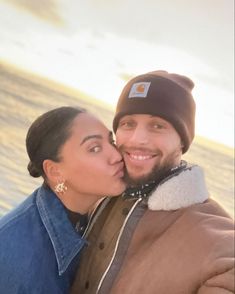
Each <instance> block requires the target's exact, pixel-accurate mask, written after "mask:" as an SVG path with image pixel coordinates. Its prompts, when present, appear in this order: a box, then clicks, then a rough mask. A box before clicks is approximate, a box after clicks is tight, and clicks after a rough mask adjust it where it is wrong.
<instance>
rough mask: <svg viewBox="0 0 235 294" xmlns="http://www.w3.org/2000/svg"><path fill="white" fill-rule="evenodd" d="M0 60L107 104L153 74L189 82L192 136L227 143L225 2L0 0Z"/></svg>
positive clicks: (229, 80)
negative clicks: (142, 76)
mask: <svg viewBox="0 0 235 294" xmlns="http://www.w3.org/2000/svg"><path fill="white" fill-rule="evenodd" d="M0 15H1V17H0V40H1V42H0V60H5V61H8V62H10V63H12V64H15V65H17V66H20V67H21V68H23V69H25V70H27V71H32V72H34V73H37V74H40V75H42V76H44V77H47V78H50V79H52V80H55V81H58V82H60V83H63V84H65V85H67V86H70V87H73V88H75V89H79V90H81V91H83V92H85V93H87V94H89V95H92V96H93V97H95V98H97V99H99V100H102V101H104V102H106V103H108V104H109V105H111V106H113V107H115V105H116V102H117V99H118V97H119V95H120V92H121V90H122V88H123V87H124V85H125V83H126V81H127V79H128V78H130V77H132V76H135V75H138V74H142V73H145V72H148V71H153V70H157V69H161V70H166V71H168V72H175V73H179V74H184V75H187V76H189V77H190V78H192V80H193V81H194V83H195V88H194V90H193V95H194V98H195V100H196V104H197V114H196V134H197V135H201V136H204V137H207V138H209V139H212V140H215V141H218V142H220V143H223V144H225V145H228V146H234V1H233V0H226V1H224V0H197V1H196V0H174V1H173V0H164V1H159V0H145V1H138V0H135V1H134V0H125V1H124V0H119V1H118V0H99V1H97V0H86V1H84V0H54V1H52V0H40V1H38V0H21V1H19V0H5V1H4V0H0Z"/></svg>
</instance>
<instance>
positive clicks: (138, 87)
mask: <svg viewBox="0 0 235 294" xmlns="http://www.w3.org/2000/svg"><path fill="white" fill-rule="evenodd" d="M150 84H151V82H142V83H135V84H133V85H132V87H131V90H130V93H129V96H128V98H134V97H141V98H145V97H147V94H148V90H149V87H150Z"/></svg>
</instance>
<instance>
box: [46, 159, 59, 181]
mask: <svg viewBox="0 0 235 294" xmlns="http://www.w3.org/2000/svg"><path fill="white" fill-rule="evenodd" d="M42 166H43V170H44V173H45V175H46V177H47V179H48V181H49V182H51V183H57V182H58V179H60V178H62V172H61V169H60V167H59V163H58V162H55V161H53V160H51V159H45V160H44V161H43V165H42Z"/></svg>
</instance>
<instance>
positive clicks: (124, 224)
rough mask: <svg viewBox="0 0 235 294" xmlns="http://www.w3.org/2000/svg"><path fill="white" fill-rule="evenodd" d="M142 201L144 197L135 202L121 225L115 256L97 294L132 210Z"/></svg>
mask: <svg viewBox="0 0 235 294" xmlns="http://www.w3.org/2000/svg"><path fill="white" fill-rule="evenodd" d="M140 201H142V198H139V199H138V200H137V201H136V202H135V204H134V205H133V206H132V208H131V210H130V211H129V213H128V215H127V217H126V219H125V221H124V223H123V225H122V227H121V230H120V232H119V235H118V238H117V243H116V246H115V250H114V253H113V256H112V258H111V261H110V263H109V265H108V267H107V268H106V270H105V272H104V274H103V276H102V277H101V280H100V282H99V285H98V288H97V291H96V294H98V293H99V290H100V288H101V286H102V283H103V281H104V279H105V277H106V275H107V273H108V271H109V269H110V267H111V265H112V263H113V261H114V258H115V255H116V253H117V249H118V245H119V241H120V239H121V236H122V233H123V231H124V228H125V226H126V223H127V221H128V220H129V218H130V216H131V214H132V212H133V211H134V209H135V208H136V206H137V204H138V203H139V202H140Z"/></svg>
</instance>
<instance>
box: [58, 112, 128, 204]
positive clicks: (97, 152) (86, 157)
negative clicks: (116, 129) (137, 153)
mask: <svg viewBox="0 0 235 294" xmlns="http://www.w3.org/2000/svg"><path fill="white" fill-rule="evenodd" d="M123 166H124V164H123V161H122V157H121V155H120V153H119V152H118V151H117V149H116V147H115V146H114V144H113V138H112V133H111V132H110V131H109V130H108V129H107V128H106V127H105V126H104V124H103V123H102V122H100V121H99V120H97V119H96V118H95V117H93V116H92V115H90V114H88V113H82V114H79V115H78V116H77V117H76V118H75V120H74V122H73V125H72V128H71V136H70V137H69V139H68V140H67V141H66V142H65V144H64V145H63V147H62V148H61V150H60V162H59V168H60V170H61V172H62V175H63V178H64V179H63V180H65V183H66V186H67V187H68V190H67V191H66V194H67V193H68V194H69V193H73V194H74V195H77V196H79V195H81V196H95V197H96V196H97V198H102V197H104V196H116V195H119V194H121V193H122V192H123V191H124V189H125V184H124V182H123ZM77 196H76V197H77Z"/></svg>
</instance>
